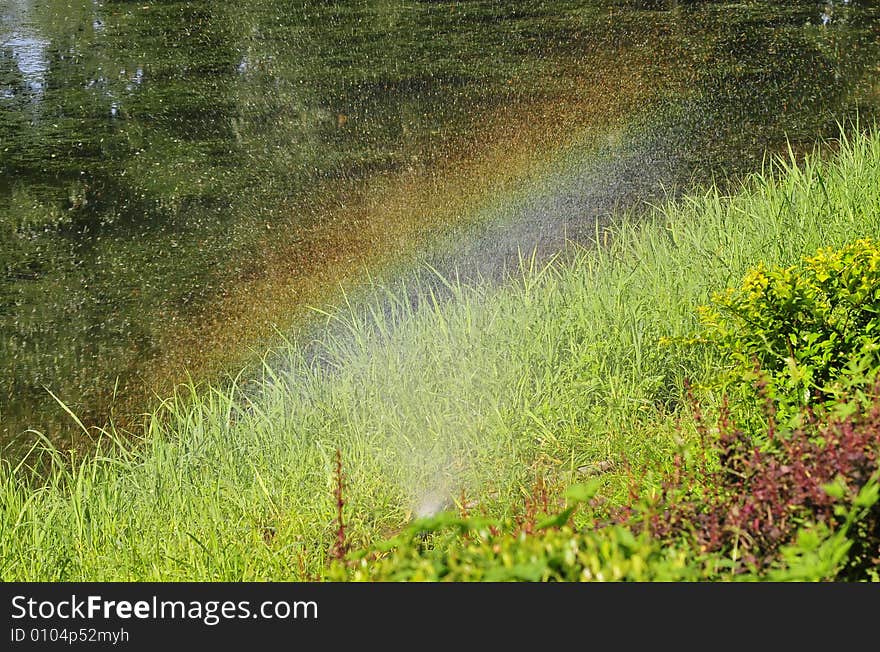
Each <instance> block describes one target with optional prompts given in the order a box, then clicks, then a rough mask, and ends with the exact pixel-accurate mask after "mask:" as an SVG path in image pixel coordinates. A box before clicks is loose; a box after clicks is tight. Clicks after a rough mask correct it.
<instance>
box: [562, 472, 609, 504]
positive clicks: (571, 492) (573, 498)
mask: <svg viewBox="0 0 880 652" xmlns="http://www.w3.org/2000/svg"><path fill="white" fill-rule="evenodd" d="M601 487H602V481H601V480H600V479H599V478H594V479H593V480H590V481H589V482H585V483H583V484H573V485H571V486H570V487H569V488H568V489H567V490H566V492H565V498H566V499H567V500H568V501H569V502H571V503H587V502H589V501H591V500H592V499H593V497H594V496H595V495H596V494H597V493H599V489H600V488H601Z"/></svg>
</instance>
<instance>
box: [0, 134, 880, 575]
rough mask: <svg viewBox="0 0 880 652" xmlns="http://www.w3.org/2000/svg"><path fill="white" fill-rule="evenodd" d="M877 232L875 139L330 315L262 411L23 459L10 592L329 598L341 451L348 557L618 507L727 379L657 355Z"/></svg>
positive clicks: (232, 406)
mask: <svg viewBox="0 0 880 652" xmlns="http://www.w3.org/2000/svg"><path fill="white" fill-rule="evenodd" d="M878 231H880V136H876V135H875V136H870V137H866V138H862V137H854V138H853V139H852V140H848V141H844V142H842V143H841V144H840V148H839V151H837V153H836V154H833V155H828V156H826V157H825V158H824V160H823V159H820V158H818V157H809V158H808V159H807V160H806V161H804V162H802V163H801V164H800V165H797V166H795V165H793V164H784V163H783V164H780V165H779V166H777V167H776V168H774V169H773V170H769V169H768V171H767V172H766V173H765V174H762V175H755V176H753V177H751V178H750V179H748V181H747V182H746V183H745V184H744V186H743V187H742V188H741V189H740V190H739V191H737V192H736V193H735V194H734V195H732V196H729V197H728V196H722V195H721V194H720V193H719V192H718V191H716V190H711V189H710V190H707V191H706V192H705V193H704V194H701V195H696V196H691V197H688V198H685V199H682V200H680V201H677V202H675V203H670V204H669V205H667V206H663V207H660V208H658V209H657V210H656V211H654V212H653V213H652V214H651V215H649V216H647V217H645V216H642V217H640V218H639V219H638V220H636V219H632V220H630V219H627V218H625V217H621V219H620V221H619V223H617V224H615V225H613V226H610V227H608V229H607V230H601V231H597V238H598V239H599V241H600V242H601V243H602V244H603V246H601V247H599V248H596V249H582V250H577V251H570V252H566V255H565V256H564V258H560V259H559V260H558V261H555V262H553V263H551V264H548V265H536V264H530V263H529V261H528V259H525V260H524V265H523V273H522V275H521V276H520V277H519V278H517V279H516V280H514V281H513V282H511V283H510V284H508V285H504V286H501V287H497V286H489V285H486V286H468V287H463V286H460V285H456V284H454V283H452V282H450V286H449V290H450V292H449V296H447V297H446V298H444V299H442V300H441V299H439V298H434V297H432V296H431V295H430V293H429V292H427V291H426V294H425V295H424V296H423V297H422V299H423V300H421V301H419V302H418V307H416V308H411V307H410V306H411V303H410V302H409V301H408V300H407V299H406V298H405V297H406V295H405V293H404V292H403V291H402V290H401V291H400V292H397V291H396V290H394V289H393V288H392V289H389V290H388V291H387V295H388V296H387V298H386V300H385V301H384V302H383V303H384V305H385V308H384V309H383V310H378V309H377V310H375V311H372V312H371V311H370V310H369V309H367V310H366V311H365V310H364V309H363V306H358V307H356V304H352V305H350V306H342V307H341V308H340V310H339V311H338V312H336V313H334V314H333V315H332V316H328V321H330V322H332V326H333V327H332V328H328V329H327V330H326V333H327V335H326V336H324V339H323V340H322V341H320V342H318V343H317V344H315V345H314V346H317V347H318V350H319V351H320V357H321V359H322V360H323V362H322V364H315V363H314V362H313V361H312V360H311V359H310V358H306V356H304V355H303V354H302V353H300V350H301V347H300V344H301V343H296V342H291V344H290V346H289V348H288V349H287V350H286V351H283V352H280V354H279V355H275V356H273V357H272V358H271V359H272V360H273V362H272V363H271V364H268V363H267V365H266V367H265V373H264V378H263V379H262V382H261V383H260V384H259V385H260V386H259V387H257V388H255V387H253V386H248V387H247V388H243V387H236V386H231V387H226V388H223V389H219V388H214V389H199V390H196V389H195V388H191V389H190V390H183V391H181V392H180V393H178V395H177V396H176V397H175V398H173V399H170V400H169V401H167V402H166V403H165V405H164V406H163V407H162V408H161V409H160V410H159V411H158V412H157V413H156V414H155V415H153V416H152V417H151V418H150V419H149V421H148V423H147V425H146V428H145V431H144V436H143V441H141V442H139V443H138V444H137V445H134V446H132V445H130V444H129V445H125V446H123V445H116V444H114V443H113V442H114V436H113V434H112V433H104V434H103V435H102V436H101V437H100V439H101V442H100V445H99V452H98V453H97V454H95V455H94V456H92V457H89V458H87V459H80V458H73V459H71V457H70V456H69V455H66V454H65V453H64V452H63V451H53V452H47V451H43V452H42V453H40V452H39V451H38V450H35V451H34V452H33V454H32V456H31V457H30V458H29V463H33V462H34V460H35V458H36V457H37V456H38V455H42V456H44V457H45V456H47V455H54V456H56V457H57V460H58V461H57V464H56V465H55V467H54V470H53V472H52V473H50V474H49V476H48V478H47V479H46V478H44V479H41V480H39V481H37V480H36V479H35V478H33V477H30V476H29V473H28V471H27V467H26V466H22V465H20V466H19V467H17V468H14V469H13V468H11V467H10V465H8V464H5V465H3V466H2V470H0V505H2V507H0V579H3V580H114V579H122V580H183V579H187V580H191V579H203V580H223V579H227V580H239V579H241V580H259V579H275V580H282V579H284V580H290V579H302V578H305V577H314V576H319V575H321V573H322V572H323V569H324V568H325V566H326V557H327V555H328V553H329V551H330V549H331V547H332V545H333V542H334V539H335V536H336V531H335V530H336V521H335V518H336V500H335V498H334V494H333V490H334V486H335V477H334V468H335V454H336V450H337V449H339V450H340V451H341V456H342V460H343V465H344V470H345V477H346V487H345V500H346V507H345V515H346V519H347V526H348V541H349V543H350V544H351V545H353V546H356V547H357V546H364V545H368V544H370V543H372V542H375V541H377V540H378V539H380V538H382V537H386V536H389V535H391V534H393V533H395V532H396V531H398V530H399V529H400V528H401V527H403V526H404V525H405V524H406V523H407V522H409V521H410V520H411V519H412V518H413V517H414V516H418V515H426V514H432V513H434V512H436V511H437V510H439V509H442V508H443V507H446V506H453V505H454V504H455V500H456V499H459V498H458V497H459V496H462V495H463V496H464V501H465V502H466V503H468V504H469V506H470V508H471V509H480V510H484V511H485V513H486V514H487V515H490V516H503V515H505V514H509V512H510V510H511V509H513V506H514V505H517V504H519V503H521V499H522V497H523V495H525V494H528V493H529V491H530V488H531V487H532V486H533V485H534V483H535V481H536V478H538V477H541V478H544V479H546V481H547V482H548V483H549V484H551V485H559V486H564V485H566V484H569V483H571V482H575V481H577V480H578V478H579V476H583V475H584V474H589V473H594V472H595V471H597V470H599V471H602V478H603V487H602V491H603V492H604V494H605V495H606V496H608V497H610V498H611V499H612V500H617V501H620V502H623V501H625V500H626V498H627V495H626V491H625V477H624V473H623V471H622V467H623V464H622V461H623V460H624V459H625V460H626V461H627V465H628V466H630V467H632V466H635V465H638V464H641V463H645V462H650V463H655V464H659V465H661V466H662V465H664V464H669V463H671V459H672V453H673V451H674V450H675V443H674V439H675V437H676V434H677V433H680V432H681V430H680V429H678V428H677V422H678V419H679V417H680V416H681V415H682V413H684V412H686V408H685V407H684V406H683V403H684V402H683V400H682V396H683V391H684V390H683V383H684V380H685V378H691V379H695V380H697V381H700V380H709V379H711V378H712V377H714V376H716V375H717V374H718V373H719V369H720V365H721V362H720V360H719V359H718V358H717V357H716V355H715V354H714V353H712V351H711V350H710V349H705V348H701V347H693V346H684V345H664V346H661V345H659V344H658V343H659V342H660V340H661V339H663V338H672V340H673V341H675V340H676V338H683V337H686V336H688V335H690V334H691V333H693V332H694V329H695V327H696V312H695V310H696V308H697V306H699V305H701V304H703V303H705V302H706V301H707V299H708V297H709V296H710V294H711V293H712V292H713V291H717V290H721V289H723V288H725V287H728V286H731V285H737V284H738V283H739V282H740V280H741V279H742V277H743V275H744V274H745V273H746V271H747V270H748V269H749V268H751V267H754V266H755V265H757V264H758V263H761V262H763V263H765V264H766V265H768V266H773V265H789V264H792V263H794V262H796V261H798V260H800V259H802V258H803V257H804V256H806V255H811V254H813V253H814V252H815V251H816V250H817V249H819V248H820V247H824V246H840V245H843V244H845V243H847V242H851V241H852V240H854V239H856V238H858V237H862V236H872V235H876V234H877V233H878ZM368 308H369V307H368ZM279 361H282V362H279ZM704 398H705V400H707V401H708V402H711V401H712V400H713V398H712V397H711V396H707V397H704ZM92 436H96V435H95V433H92ZM459 500H460V499H459Z"/></svg>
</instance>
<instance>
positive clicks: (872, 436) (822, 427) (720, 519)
mask: <svg viewBox="0 0 880 652" xmlns="http://www.w3.org/2000/svg"><path fill="white" fill-rule="evenodd" d="M875 394H876V392H875ZM693 414H694V418H695V420H696V422H697V430H698V432H699V433H700V436H701V439H703V447H702V448H701V449H700V450H701V451H704V452H705V451H706V450H714V451H715V453H716V455H711V454H710V455H706V454H698V455H697V456H696V459H695V460H693V461H692V462H691V463H690V464H688V465H685V463H684V461H683V459H682V457H681V456H676V458H675V461H674V470H673V473H671V474H669V475H668V477H667V478H666V480H665V481H664V482H663V483H662V485H661V487H660V491H659V492H655V494H654V498H653V499H652V500H646V499H643V498H639V497H638V494H639V493H640V492H639V489H638V484H636V485H635V489H634V493H635V496H636V502H635V504H636V505H639V507H636V508H634V509H633V508H630V509H627V510H625V511H620V512H618V513H617V514H616V520H618V521H625V522H628V523H629V524H631V525H634V526H636V527H638V528H648V529H649V530H650V532H651V534H652V535H653V536H655V537H658V538H660V539H663V540H681V539H682V538H684V539H685V540H688V541H689V542H690V543H692V544H695V545H696V547H697V548H698V549H699V550H701V551H703V552H707V553H722V554H724V555H727V556H729V557H730V558H731V559H732V560H733V561H734V564H735V567H734V569H735V571H738V572H742V571H746V570H750V569H754V570H757V571H759V572H760V571H762V570H765V569H767V568H768V567H769V566H770V565H771V564H772V563H773V562H774V561H776V560H777V559H778V557H779V552H780V548H781V547H782V546H783V545H786V544H788V543H791V542H792V540H793V538H794V536H795V533H796V531H797V530H798V528H799V527H801V526H803V525H804V524H805V523H819V522H822V523H825V524H827V525H828V526H829V527H831V528H836V527H838V526H840V525H841V522H840V521H841V520H842V519H843V517H841V516H840V514H841V513H842V512H841V510H840V509H839V508H840V507H841V506H846V505H849V504H851V502H852V500H853V498H854V497H855V495H856V494H857V493H858V491H859V489H860V488H861V487H863V486H864V485H865V484H866V483H867V482H868V481H869V479H870V478H871V477H872V475H874V474H876V473H877V472H878V452H880V402H875V403H874V404H873V406H869V407H865V406H864V405H863V404H853V412H852V414H850V415H849V416H847V417H845V418H834V417H833V416H831V413H829V412H827V411H826V412H824V413H823V415H822V416H818V417H817V416H816V415H815V414H812V413H810V412H805V414H804V415H803V417H804V418H803V419H802V421H803V425H802V426H801V427H800V428H798V429H796V430H794V431H792V432H780V431H778V430H777V429H776V426H775V425H774V423H773V416H772V414H768V415H767V417H768V422H769V427H768V429H767V431H766V432H764V433H762V435H763V436H762V437H756V436H754V435H753V434H751V433H749V432H747V431H746V430H744V429H743V428H741V427H738V426H737V425H736V424H735V423H734V422H733V419H732V418H731V416H730V412H729V410H728V409H727V406H726V404H725V405H723V406H722V409H721V411H720V416H719V418H718V423H717V435H711V434H710V433H709V428H707V427H706V425H705V423H704V419H703V416H702V414H701V412H700V410H699V406H697V405H696V403H694V408H693ZM759 442H760V443H759ZM698 453H699V451H698ZM833 483H836V484H837V485H838V486H839V487H840V489H841V491H837V492H832V493H834V494H835V495H836V497H835V495H832V494H831V493H829V492H828V491H826V489H825V487H826V486H827V485H830V484H833ZM859 528H860V530H859V533H858V537H857V538H856V539H855V541H854V545H853V548H852V550H851V553H850V568H848V569H845V571H844V572H845V573H847V574H854V575H856V576H858V575H859V572H860V569H862V570H864V569H865V568H867V567H875V568H876V567H877V565H880V509H878V506H875V507H874V509H873V511H872V512H871V513H870V514H869V516H868V518H867V519H866V520H863V521H862V522H861V523H860V524H859Z"/></svg>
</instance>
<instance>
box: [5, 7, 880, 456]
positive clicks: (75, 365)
mask: <svg viewBox="0 0 880 652" xmlns="http://www.w3.org/2000/svg"><path fill="white" fill-rule="evenodd" d="M874 4H875V3H869V2H857V1H856V0H852V1H851V2H845V1H841V2H838V1H835V2H828V3H826V4H824V5H819V4H815V3H812V2H799V1H794V0H792V1H789V2H751V3H747V4H742V3H724V2H692V3H683V2H675V1H673V0H669V1H660V2H638V1H635V0H626V1H624V0H593V1H592V2H583V1H581V0H578V1H575V0H556V1H550V2H543V3H522V2H513V1H502V2H498V1H494V0H493V1H489V0H470V1H467V2H454V3H453V2H433V1H429V0H422V1H412V0H357V1H354V2H332V1H331V2H321V3H315V2H310V1H306V0H294V1H290V0H284V1H282V0H247V1H246V0H228V1H227V2H223V3H217V2H209V1H207V0H194V1H188V2H183V1H174V0H169V1H166V2H162V3H134V2H98V1H96V0H48V1H46V2H31V1H28V0H7V1H6V2H5V3H4V5H3V8H2V9H0V16H2V25H0V360H2V362H3V364H2V365H0V430H2V432H0V439H7V440H8V439H11V438H12V437H13V436H14V435H15V434H16V433H19V432H21V431H22V430H24V429H25V428H26V427H28V426H36V427H39V428H42V429H46V430H47V431H48V432H49V433H50V434H56V435H58V433H63V428H62V427H61V424H62V423H64V422H66V420H67V417H66V416H65V415H64V414H63V413H62V412H61V411H60V409H59V408H58V407H57V406H56V405H55V404H54V402H53V400H52V399H51V398H50V397H49V395H48V393H47V391H46V390H47V389H51V390H52V391H53V392H54V393H55V394H56V395H58V396H60V397H61V398H63V399H64V400H65V401H66V402H67V403H68V404H69V405H70V406H71V408H72V409H74V411H76V412H77V413H78V414H80V415H81V416H83V417H84V418H86V419H87V420H88V421H89V422H90V423H103V421H104V419H105V418H106V416H107V414H108V413H110V411H111V408H112V407H113V406H114V405H116V404H117V403H118V402H119V401H120V400H122V401H123V402H124V404H125V406H126V410H135V411H136V410H137V409H142V408H143V407H144V405H145V403H144V402H143V400H142V399H143V397H144V395H145V394H148V393H149V391H148V390H149V389H152V388H157V389H159V391H165V389H162V388H166V389H167V384H165V385H163V384H162V383H163V382H165V383H167V381H169V380H170V381H176V380H180V379H181V378H183V376H182V369H183V368H184V367H186V368H189V369H192V370H199V369H202V370H204V371H205V374H207V373H208V371H209V370H210V371H211V372H212V373H213V372H214V371H216V370H218V369H222V368H223V367H224V365H225V366H227V367H228V366H234V365H235V364H239V362H240V360H238V361H235V362H233V359H234V358H235V356H236V355H239V356H240V355H241V354H242V353H243V352H244V350H245V349H246V347H247V346H250V345H253V346H257V347H258V346H259V345H260V342H261V339H260V338H262V337H264V336H266V337H268V336H269V335H271V330H272V326H273V325H283V324H285V323H287V322H289V321H290V319H291V317H290V315H291V314H292V312H293V309H294V308H295V307H296V306H298V305H304V304H306V303H316V302H320V301H321V300H322V299H323V298H325V297H326V293H327V292H328V289H332V288H333V287H334V286H335V284H336V283H338V282H339V281H340V280H343V279H349V280H353V279H354V278H355V277H356V276H357V274H358V273H360V272H359V270H360V269H361V267H362V266H364V265H369V266H373V265H378V264H381V262H382V260H383V257H387V256H389V255H390V256H392V257H400V256H403V255H405V254H406V252H407V251H408V250H409V249H410V248H412V247H413V246H415V245H416V244H417V243H421V242H427V241H429V240H430V239H431V238H432V237H434V236H437V235H438V234H441V233H443V232H445V230H446V227H447V226H449V225H450V224H453V223H458V222H461V221H462V220H465V221H466V220H467V219H479V218H480V216H482V215H489V214H492V211H486V210H483V209H484V208H485V206H486V205H489V204H492V202H496V201H500V199H501V198H504V197H506V196H509V195H510V194H511V193H512V192H513V190H514V189H516V190H517V191H523V189H524V188H525V189H526V191H527V190H528V179H529V178H531V177H529V175H533V174H534V169H535V168H536V165H537V163H536V162H538V161H543V162H546V161H551V160H555V159H553V156H551V155H553V154H554V152H558V150H560V149H564V148H565V147H566V146H569V145H571V143H572V142H580V143H581V144H582V145H583V143H586V145H583V147H582V148H581V150H578V151H582V152H583V156H584V157H586V158H589V157H590V156H592V154H590V152H591V151H593V150H595V149H597V148H598V143H605V145H606V146H605V153H604V154H603V155H604V156H606V158H607V160H609V161H611V163H609V165H611V169H615V170H622V172H620V173H619V174H620V176H621V177H624V176H627V175H629V176H631V175H632V174H635V173H636V172H635V171H634V170H637V169H638V166H637V165H630V164H629V163H626V161H629V160H630V159H626V158H625V157H624V156H623V151H624V150H625V149H626V146H627V143H630V144H631V143H632V142H634V141H633V139H636V140H638V139H639V138H641V139H642V140H641V145H640V146H641V147H642V149H643V150H644V149H645V148H649V149H650V150H651V151H652V152H653V153H654V154H652V156H654V158H652V159H651V161H653V162H651V163H649V164H650V165H652V166H656V169H652V170H650V174H645V175H644V176H645V178H646V179H647V178H651V179H654V178H657V179H659V178H660V177H663V178H664V180H670V181H676V182H685V181H689V180H690V179H691V178H692V177H693V176H695V175H696V176H698V177H702V178H707V177H710V176H711V175H713V174H715V173H718V172H722V173H731V172H733V173H735V172H740V171H744V170H747V169H751V168H754V167H755V166H756V165H759V164H760V161H761V158H762V156H763V155H764V152H765V151H766V149H767V148H771V149H772V148H774V147H777V146H779V144H780V143H783V142H784V140H785V137H786V136H788V137H789V138H790V139H791V140H792V141H793V142H794V143H795V144H798V143H809V142H812V141H813V140H814V139H815V138H816V137H817V136H819V135H822V134H828V133H833V130H834V129H835V128H836V127H835V123H836V121H837V120H840V119H845V118H846V117H847V116H851V115H853V114H854V113H855V112H856V111H860V112H861V113H862V115H863V116H866V117H867V116H869V115H871V111H873V107H874V106H875V105H876V97H877V88H876V86H875V82H874V79H875V77H876V71H877V68H878V63H880V58H878V53H877V43H878V25H880V22H878V13H880V10H878V9H877V8H875V7H874ZM591 148H592V149H591ZM615 148H618V149H619V150H620V151H619V152H618V150H616V149H615ZM629 151H634V150H632V148H631V149H630V150H629ZM638 151H642V150H638ZM615 152H618V153H617V154H615ZM615 156H617V159H615V158H614V157H615ZM672 162H674V163H675V165H674V166H673V165H671V163H672ZM542 165H543V163H542ZM547 165H549V167H548V166H547ZM547 165H545V166H544V167H543V168H542V170H543V172H542V174H549V175H553V174H558V172H559V171H558V170H555V169H554V168H553V166H552V165H551V164H549V163H548V164H547ZM661 169H662V172H663V173H662V174H660V171H661ZM591 174H592V173H591ZM573 178H579V179H592V178H593V177H592V176H590V175H586V174H583V175H580V176H578V175H577V174H575V175H574V177H573ZM524 179H525V180H524ZM524 184H525V185H524ZM583 184H587V185H584V186H583V188H584V189H583V193H582V194H584V195H589V196H594V195H596V194H597V193H600V192H601V193H603V195H602V197H601V202H600V203H601V204H602V206H606V205H607V206H611V205H613V204H614V203H615V201H617V200H619V199H620V198H621V197H622V196H623V195H626V193H627V192H628V191H627V190H626V188H630V189H631V188H632V187H633V184H630V185H628V186H627V185H626V184H623V183H610V184H604V185H601V188H600V187H599V186H598V185H596V184H592V182H589V183H588V182H587V181H583ZM590 184H592V185H590ZM648 185H650V184H642V185H638V184H636V186H638V188H640V189H641V188H644V189H645V192H647V191H648ZM654 185H656V184H654ZM559 187H563V188H564V189H565V192H564V193H563V195H564V196H558V197H544V198H542V199H541V202H543V203H541V206H549V207H553V206H560V207H562V208H561V209H560V210H561V211H562V212H564V213H565V220H566V221H567V222H572V226H571V228H572V229H575V230H576V229H577V228H580V227H581V226H583V225H578V224H577V220H578V219H579V218H578V214H577V210H576V209H577V207H578V206H580V205H581V204H582V203H583V202H582V200H580V199H579V198H578V196H576V195H578V194H579V193H581V190H579V189H578V188H580V186H572V187H571V188H569V187H568V186H564V184H563V186H559ZM572 188H574V189H572ZM641 192H642V191H641V190H639V191H638V192H637V193H635V194H634V195H633V197H630V198H629V199H631V200H633V201H635V200H636V199H637V198H638V197H636V196H635V195H639V193H641ZM630 194H633V193H630ZM606 195H607V196H606ZM572 207H574V208H572ZM516 237H517V232H516V231H511V232H509V233H507V234H505V235H504V237H503V238H497V239H498V240H499V241H503V242H504V243H505V246H507V244H510V245H511V246H514V245H515V242H514V240H515V239H516ZM463 251H467V250H466V249H464V250H463ZM463 255H464V254H463ZM260 288H262V289H260ZM209 360H210V364H208V361H209ZM132 406H134V407H132Z"/></svg>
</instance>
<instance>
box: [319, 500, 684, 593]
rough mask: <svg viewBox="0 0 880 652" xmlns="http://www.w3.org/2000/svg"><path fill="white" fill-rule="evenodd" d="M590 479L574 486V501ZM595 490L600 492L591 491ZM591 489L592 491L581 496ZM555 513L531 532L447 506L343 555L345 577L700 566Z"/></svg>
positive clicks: (625, 531)
mask: <svg viewBox="0 0 880 652" xmlns="http://www.w3.org/2000/svg"><path fill="white" fill-rule="evenodd" d="M583 489H584V488H583V487H582V486H575V487H572V489H571V490H570V491H569V492H568V495H569V497H570V500H571V501H572V502H573V503H577V502H580V501H579V500H577V497H578V494H582V493H583ZM590 493H592V492H590ZM581 497H586V496H583V495H582V496H581ZM570 513H571V506H570V508H569V509H566V510H564V511H563V512H562V514H561V515H562V521H563V523H562V524H557V523H556V522H555V521H556V519H555V518H552V517H551V518H549V519H548V521H547V523H546V524H543V525H544V526H543V527H541V525H539V526H538V528H537V530H536V531H535V532H533V533H529V532H528V531H527V530H526V529H523V528H521V527H517V526H516V524H513V523H506V524H497V523H493V522H491V521H487V520H486V519H480V518H461V517H458V516H456V515H454V514H450V513H445V514H441V515H439V516H437V517H434V518H431V519H423V520H420V521H417V522H415V523H413V524H412V525H411V526H409V527H408V528H407V529H406V530H404V532H402V533H401V534H400V535H398V536H397V537H395V539H393V540H392V541H389V542H386V543H384V544H382V545H380V546H379V547H378V548H377V549H376V550H374V551H373V552H372V554H363V553H362V554H361V555H360V556H359V558H355V559H353V560H352V561H350V562H348V563H344V562H336V563H334V564H333V565H332V566H331V567H330V569H329V571H328V578H329V579H332V580H341V581H351V580H354V581H453V582H462V581H485V582H503V581H529V582H537V581H563V582H569V581H600V582H601V581H675V580H695V579H698V578H699V571H698V569H697V568H696V567H695V566H694V565H689V564H688V559H687V558H686V556H685V554H684V553H683V552H682V551H679V550H676V549H675V548H672V547H668V546H664V545H662V544H660V543H658V541H657V540H654V539H651V538H650V537H649V536H647V535H645V534H640V535H636V534H633V532H632V531H631V530H630V529H629V528H627V527H624V526H619V525H615V526H611V527H607V528H603V529H600V530H586V531H578V530H574V529H572V527H571V526H569V525H568V524H567V521H568V516H570Z"/></svg>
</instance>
